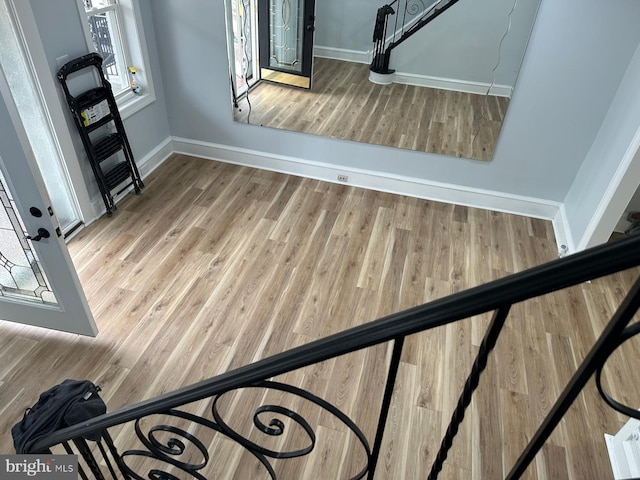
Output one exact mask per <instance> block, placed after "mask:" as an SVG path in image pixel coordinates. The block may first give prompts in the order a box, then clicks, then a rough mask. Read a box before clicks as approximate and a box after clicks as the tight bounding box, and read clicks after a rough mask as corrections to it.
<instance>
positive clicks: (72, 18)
mask: <svg viewBox="0 0 640 480" xmlns="http://www.w3.org/2000/svg"><path fill="white" fill-rule="evenodd" d="M29 1H30V3H31V8H32V10H33V14H34V17H35V20H36V24H37V26H38V30H39V33H40V37H41V39H42V43H43V45H44V51H45V55H46V57H47V61H48V63H49V68H50V70H51V74H52V75H53V76H55V74H56V72H57V71H58V66H57V63H56V58H58V57H61V56H63V55H68V56H69V59H70V60H71V59H73V58H75V57H79V56H81V55H84V54H86V53H88V49H87V44H86V41H85V37H84V33H83V30H82V24H81V21H83V20H82V19H81V18H80V14H79V11H78V7H77V3H76V0H56V1H55V2H52V1H51V0H29ZM140 9H141V13H142V20H143V26H144V32H145V36H146V39H147V43H148V51H149V57H150V58H149V60H150V63H151V71H152V75H153V79H154V84H155V91H156V101H155V102H154V103H153V104H151V105H149V106H147V107H145V108H144V109H142V110H141V111H139V112H137V113H135V114H134V115H132V116H131V117H129V118H127V119H126V120H125V121H124V124H125V129H126V131H127V137H128V138H129V143H130V144H131V149H132V150H133V155H134V158H135V159H136V160H140V159H141V158H143V157H144V156H145V155H147V154H148V153H149V152H150V151H151V150H153V149H154V148H155V147H156V146H158V144H160V143H161V142H162V141H164V140H165V139H166V138H167V137H168V136H169V135H170V133H169V122H168V119H167V110H166V106H165V101H164V97H165V94H164V87H163V82H162V73H161V72H160V69H159V59H158V52H157V49H156V48H155V45H156V40H155V32H154V30H153V27H154V26H153V23H152V21H151V13H150V12H151V4H150V1H149V0H140ZM56 84H57V80H56ZM59 98H60V102H61V103H62V105H63V106H64V110H65V112H68V108H67V106H66V105H67V104H66V102H65V100H64V95H63V94H62V90H61V89H60V90H59ZM66 118H67V123H68V125H69V129H70V131H71V134H72V138H73V139H74V143H75V147H76V151H77V152H78V153H79V156H80V158H81V161H84V162H87V161H86V156H85V155H84V150H83V147H82V143H81V141H80V137H79V135H78V134H77V131H76V128H75V126H74V124H73V120H72V118H71V114H68V115H67V117H66ZM85 166H86V169H84V170H83V173H84V175H85V179H86V183H87V185H88V186H89V187H88V188H89V189H91V191H90V192H89V195H90V197H91V198H92V199H94V200H95V199H98V198H100V193H99V190H98V187H97V184H96V182H95V179H94V178H93V174H92V173H91V168H90V166H89V164H88V163H85Z"/></svg>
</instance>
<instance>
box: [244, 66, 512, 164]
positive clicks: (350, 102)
mask: <svg viewBox="0 0 640 480" xmlns="http://www.w3.org/2000/svg"><path fill="white" fill-rule="evenodd" d="M249 102H250V103H251V109H249V104H248V103H247V99H246V98H243V99H242V100H240V101H239V108H237V109H234V118H235V120H236V121H238V122H242V123H251V124H252V125H263V126H265V127H273V128H279V129H284V130H291V131H294V132H303V133H311V134H315V135H322V136H325V137H333V138H340V139H343V140H352V141H357V142H364V143H371V144H375V145H384V146H388V147H398V148H404V149H409V150H416V151H419V152H430V153H439V154H443V155H448V156H453V157H466V158H474V159H478V160H491V158H492V157H493V152H494V150H495V145H496V142H497V140H498V135H499V134H500V128H501V127H502V122H503V120H504V116H505V114H506V111H507V107H508V105H509V99H508V98H505V97H495V96H488V95H477V94H472V93H464V92H455V91H450V90H441V89H436V88H426V87H416V86H412V85H402V84H397V83H396V84H392V85H376V84H373V83H371V82H370V81H369V65H365V64H361V63H353V62H344V61H340V60H333V59H327V58H319V57H317V58H316V59H315V63H314V73H313V85H312V89H311V90H304V89H301V88H294V87H289V86H283V85H278V84H273V83H269V82H262V83H261V84H260V85H258V86H257V87H256V88H255V89H253V90H251V92H250V94H249Z"/></svg>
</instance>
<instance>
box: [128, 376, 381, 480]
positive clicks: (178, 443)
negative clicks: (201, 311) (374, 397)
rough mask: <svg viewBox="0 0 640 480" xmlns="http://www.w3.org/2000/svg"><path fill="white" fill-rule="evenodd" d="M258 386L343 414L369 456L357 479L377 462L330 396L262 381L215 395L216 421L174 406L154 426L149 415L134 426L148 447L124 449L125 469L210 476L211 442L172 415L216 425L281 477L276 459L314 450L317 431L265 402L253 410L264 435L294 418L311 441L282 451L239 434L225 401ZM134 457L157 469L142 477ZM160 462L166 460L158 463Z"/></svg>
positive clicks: (159, 477) (165, 478)
mask: <svg viewBox="0 0 640 480" xmlns="http://www.w3.org/2000/svg"><path fill="white" fill-rule="evenodd" d="M256 388H257V389H264V390H276V391H279V392H283V393H286V394H290V395H293V396H295V397H299V398H301V399H303V400H306V401H308V402H311V403H312V404H313V405H315V406H316V407H319V408H320V409H322V410H324V411H326V412H329V413H330V414H331V415H332V416H333V417H335V418H337V419H338V420H339V421H340V422H341V423H342V424H344V425H345V426H346V427H347V428H348V429H349V430H350V431H351V432H352V433H353V434H354V436H355V437H356V438H357V439H358V442H359V443H360V444H361V447H362V449H363V450H364V453H365V454H366V458H367V462H366V465H364V466H363V468H362V469H361V470H360V471H359V472H358V473H356V474H355V475H354V476H352V477H351V480H358V479H361V478H363V477H364V476H365V475H366V474H367V472H368V471H369V469H370V467H371V465H370V463H371V448H370V446H369V443H368V441H367V439H366V437H365V435H364V433H363V432H362V431H361V430H360V428H359V427H358V426H357V425H356V424H355V423H354V422H353V421H352V420H351V419H350V418H349V417H348V416H347V415H346V414H345V413H344V412H342V411H341V410H340V409H338V408H337V407H335V406H334V405H332V404H331V403H329V402H327V401H326V400H324V399H322V398H320V397H318V396H316V395H314V394H312V393H310V392H308V391H306V390H302V389H300V388H297V387H294V386H291V385H287V384H284V383H280V382H274V381H261V382H257V383H255V384H252V385H247V386H243V387H239V388H235V389H233V390H228V391H226V392H223V393H221V394H219V395H216V396H214V397H212V398H213V402H212V404H211V414H212V416H213V421H212V420H209V419H207V418H204V417H201V416H199V415H195V414H193V413H189V412H185V411H182V410H176V409H171V410H168V411H167V412H165V413H163V414H161V417H162V418H163V423H158V424H156V425H153V426H150V427H146V428H145V427H143V422H142V421H143V420H145V419H150V418H151V417H143V418H140V419H138V420H136V422H135V425H134V429H135V434H136V436H137V437H138V439H139V441H140V442H141V443H142V445H143V446H144V449H134V450H128V451H126V452H123V453H122V455H121V458H122V463H123V467H124V469H125V470H126V472H127V473H128V474H129V475H130V476H131V478H133V479H136V480H145V479H146V478H150V479H152V480H174V479H177V478H181V477H180V476H179V475H178V476H176V474H175V471H179V472H182V474H187V475H189V476H190V477H192V478H194V479H197V480H206V479H207V476H206V474H205V470H206V467H207V466H210V464H211V463H212V462H211V457H210V455H209V451H208V449H207V446H206V445H205V443H206V442H205V441H203V440H201V439H200V438H198V437H196V435H195V434H194V433H192V432H191V428H189V429H188V430H189V431H188V430H187V428H182V427H178V426H175V425H171V424H169V423H170V419H174V420H175V421H180V420H186V421H187V422H191V423H192V424H193V423H195V424H198V425H201V426H204V427H206V428H207V429H210V430H213V431H214V432H215V433H219V434H222V435H224V437H226V438H227V439H230V440H232V441H233V442H234V443H235V444H237V445H239V446H241V447H242V448H243V449H244V450H246V451H248V452H249V453H251V454H252V455H253V457H255V458H256V459H257V460H258V461H259V462H260V463H261V464H262V466H263V467H264V468H265V470H266V475H268V478H270V479H272V480H276V479H277V474H276V472H275V469H274V466H273V465H272V464H271V461H270V459H292V458H298V457H303V456H305V455H309V454H310V453H311V452H312V451H313V450H314V448H315V446H316V433H315V432H314V430H313V428H312V427H311V425H310V424H309V422H308V421H307V420H306V419H305V418H304V417H303V416H302V415H300V414H299V413H298V412H295V411H294V410H292V409H290V408H287V407H284V406H281V405H273V404H266V405H261V406H259V407H257V408H256V409H255V410H254V412H253V415H252V425H253V427H254V428H255V429H256V430H257V431H258V432H260V433H262V434H263V435H266V436H267V437H271V438H273V437H279V436H282V435H284V434H285V432H286V431H287V430H288V429H289V428H290V425H287V424H290V422H293V424H295V425H296V426H297V427H299V428H300V429H302V431H304V433H305V436H306V441H305V442H304V445H303V446H302V447H301V448H297V449H289V450H287V449H283V450H282V451H278V450H276V449H273V448H267V447H265V446H263V445H260V444H259V443H258V442H257V441H254V440H251V439H249V438H247V436H245V435H242V434H241V433H239V432H238V431H237V430H236V429H234V428H233V427H231V426H230V425H229V422H227V421H225V420H224V419H223V414H222V413H221V412H220V408H219V403H220V401H221V399H222V398H223V397H224V396H225V395H228V394H230V393H233V392H236V391H240V390H243V389H256ZM235 415H236V416H242V413H240V412H236V414H235ZM188 452H189V453H188ZM134 457H137V458H138V459H141V460H144V459H148V460H150V461H153V462H154V465H153V468H151V469H148V470H146V469H145V470H146V474H145V475H146V476H142V475H141V473H138V472H137V471H136V468H135V467H133V466H132V465H131V463H133V462H127V459H129V460H132V459H133V458H134ZM185 457H186V458H187V459H186V460H185ZM158 463H159V464H160V465H158ZM163 465H164V467H163ZM172 472H174V473H172Z"/></svg>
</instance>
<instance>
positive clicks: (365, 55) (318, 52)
mask: <svg viewBox="0 0 640 480" xmlns="http://www.w3.org/2000/svg"><path fill="white" fill-rule="evenodd" d="M372 54H373V53H372V52H371V51H369V52H363V51H361V50H347V49H346V48H334V47H323V46H321V45H314V46H313V56H314V57H321V58H332V59H334V60H344V61H346V62H355V63H367V64H368V63H371V57H372Z"/></svg>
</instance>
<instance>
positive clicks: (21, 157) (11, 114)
mask: <svg viewBox="0 0 640 480" xmlns="http://www.w3.org/2000/svg"><path fill="white" fill-rule="evenodd" d="M0 170H1V171H2V174H3V175H4V177H5V181H6V183H7V184H6V185H5V188H6V189H7V190H8V191H9V192H10V193H11V195H12V197H13V201H14V203H15V208H16V210H17V213H18V214H19V216H20V217H21V219H22V222H23V224H24V229H25V230H26V231H27V233H28V234H29V235H32V236H35V235H36V234H37V232H38V229H40V228H44V229H46V230H47V231H48V232H49V233H50V237H49V238H47V239H42V240H40V241H33V242H29V246H30V248H31V249H32V250H33V251H34V252H35V255H36V257H37V259H38V260H39V262H38V263H39V268H40V269H41V270H42V272H44V274H45V276H46V277H47V279H48V283H49V286H50V288H51V290H52V292H53V295H54V296H55V302H42V301H37V300H28V299H17V298H10V297H9V296H6V295H4V294H3V295H0V319H2V320H8V321H12V322H18V323H24V324H29V325H34V326H38V327H44V328H49V329H54V330H61V331H65V332H71V333H77V334H81V335H89V336H95V335H96V334H97V332H98V330H97V327H96V324H95V321H94V319H93V316H92V314H91V310H90V308H89V305H88V303H87V300H86V297H85V295H84V292H83V290H82V286H81V285H80V281H79V279H78V276H77V273H76V271H75V268H74V266H73V263H72V261H71V257H70V255H69V252H68V250H67V248H66V245H65V243H64V239H63V238H62V237H61V236H58V235H57V234H56V229H57V228H58V222H57V220H56V218H55V215H49V212H48V209H49V206H50V202H49V200H48V197H47V194H46V190H45V188H44V181H43V180H42V176H41V174H40V171H39V169H38V167H37V164H36V161H35V157H34V155H33V152H32V151H31V148H30V146H29V142H28V139H27V135H26V132H25V127H24V125H22V122H21V120H20V115H19V114H18V111H17V107H16V105H15V103H14V101H13V97H12V95H11V92H10V89H9V85H8V84H7V81H6V78H5V76H4V73H3V72H2V71H1V70H0ZM32 207H35V208H37V209H38V210H39V211H40V212H42V216H40V217H36V216H34V215H32V214H31V213H30V208H32ZM18 234H20V232H18ZM1 248H2V246H1V245H0V249H1ZM0 293H3V292H0Z"/></svg>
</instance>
